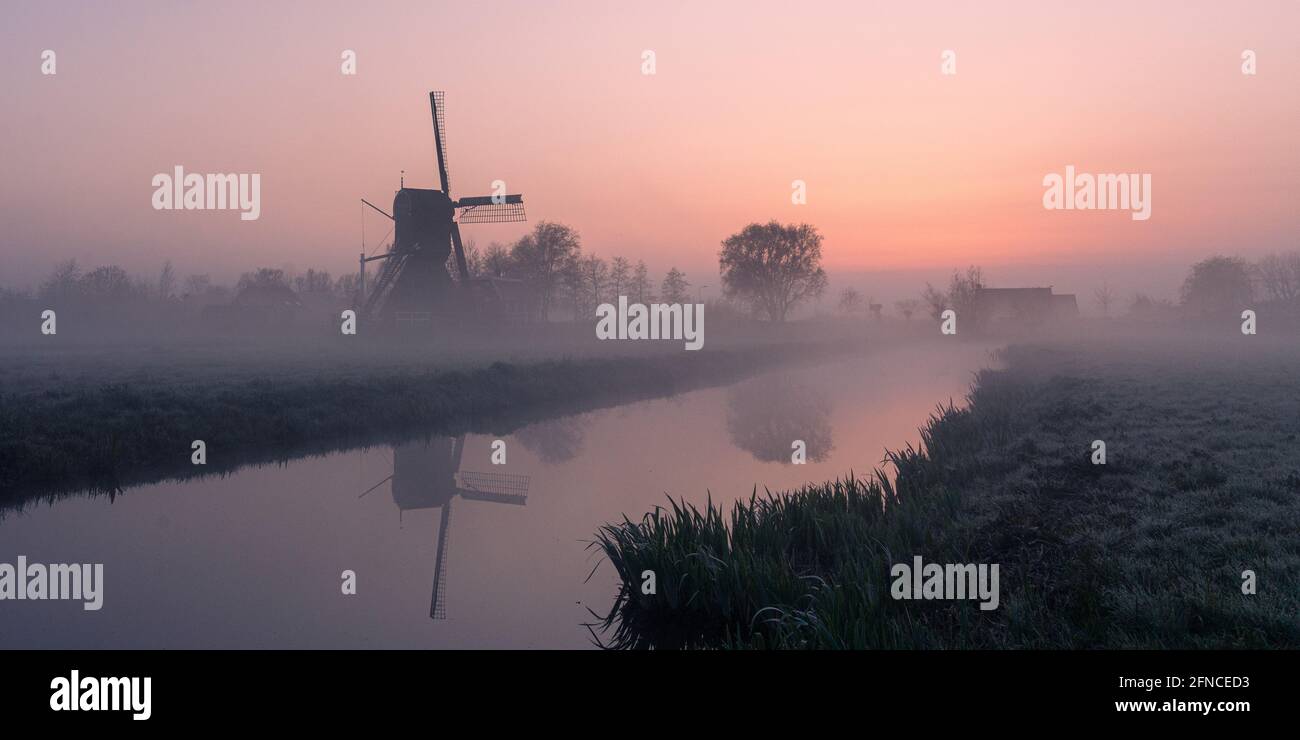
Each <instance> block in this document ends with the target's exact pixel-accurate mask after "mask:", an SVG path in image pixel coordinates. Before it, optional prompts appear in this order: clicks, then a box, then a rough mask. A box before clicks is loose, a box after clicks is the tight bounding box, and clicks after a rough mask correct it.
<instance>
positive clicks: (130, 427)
mask: <svg viewBox="0 0 1300 740" xmlns="http://www.w3.org/2000/svg"><path fill="white" fill-rule="evenodd" d="M862 351H865V345H863V344H858V343H830V344H827V343H815V344H808V345H803V346H790V347H785V348H782V349H780V350H777V349H773V348H769V347H762V348H752V347H751V348H749V349H734V350H709V351H700V352H682V351H678V352H673V353H668V352H658V353H654V354H644V355H640V356H620V357H597V356H589V357H583V358H576V359H566V360H538V361H531V362H518V363H514V362H512V363H503V362H494V363H491V364H487V363H484V365H482V366H480V367H476V368H468V369H446V368H439V369H430V370H424V371H421V370H419V369H418V366H414V367H412V366H405V367H400V368H399V367H393V368H369V369H367V370H365V371H364V372H352V371H350V372H339V371H338V370H336V369H334V368H329V369H323V368H322V369H319V370H315V371H308V370H300V371H298V372H294V373H288V372H274V373H272V372H266V373H261V374H259V373H256V372H255V371H253V370H250V369H248V367H247V364H241V365H240V367H241V368H243V371H242V373H239V374H233V373H227V372H224V371H213V370H208V371H203V370H201V369H197V368H196V369H193V370H192V371H189V372H180V371H177V370H175V369H174V368H173V367H171V366H169V371H168V372H167V373H165V374H163V373H158V372H149V373H140V374H134V373H132V374H127V373H123V374H122V375H120V376H118V377H114V379H113V380H112V381H111V382H99V381H97V380H96V378H97V377H98V376H96V375H94V374H88V375H87V376H86V377H79V378H78V379H76V380H75V381H70V380H68V379H67V376H69V375H72V371H71V370H69V368H68V366H67V365H66V364H64V365H61V366H60V367H61V369H62V373H63V377H57V376H56V377H51V378H50V379H48V380H44V381H43V382H42V379H41V378H39V377H36V376H35V375H34V374H33V373H32V372H31V371H30V370H29V371H28V372H27V376H26V377H27V382H26V383H25V384H23V385H21V386H17V387H16V388H15V386H10V388H11V389H13V390H9V391H7V392H5V393H3V394H0V505H14V504H15V503H16V502H21V501H23V500H28V499H30V498H31V497H32V496H33V495H37V494H40V495H44V494H54V493H59V492H65V491H75V490H84V489H92V490H101V491H112V490H114V489H116V488H118V487H122V486H126V485H129V484H133V483H143V482H148V481H152V480H158V479H161V478H167V477H186V476H192V475H197V474H209V473H215V472H222V471H227V470H233V469H234V468H236V467H239V466H241V465H245V464H250V463H259V462H270V461H276V460H283V459H288V458H292V457H295V456H299V455H303V454H314V453H324V452H329V451H333V450H338V449H346V448H350V447H355V446H360V445H367V444H376V443H381V442H398V441H401V440H404V439H408V438H410V437H411V436H414V435H416V434H438V433H460V432H466V431H468V432H491V433H500V434H504V433H508V432H510V431H512V430H513V429H515V428H517V427H519V426H521V425H523V424H526V423H529V422H532V421H537V420H540V419H545V418H549V417H551V416H555V415H560V414H566V413H575V412H578V411H584V410H588V409H592V408H598V407H601V406H606V405H610V404H615V403H622V402H627V401H631V400H637V399H640V398H649V397H656V396H664V395H670V394H673V393H677V392H681V391H684V390H689V389H692V388H697V387H703V386H707V385H713V384H720V383H727V382H731V381H733V380H735V379H737V378H741V377H744V376H746V375H749V374H752V373H755V372H759V371H762V370H765V369H769V368H773V367H776V366H779V365H781V364H789V363H799V362H815V361H820V360H823V359H829V358H832V357H836V356H845V355H848V354H852V353H856V352H862ZM196 439H201V440H203V441H204V442H205V443H206V445H207V456H208V464H207V465H206V466H195V465H192V464H191V462H190V455H191V449H190V444H191V442H192V441H193V440H196Z"/></svg>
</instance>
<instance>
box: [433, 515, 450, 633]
mask: <svg viewBox="0 0 1300 740" xmlns="http://www.w3.org/2000/svg"><path fill="white" fill-rule="evenodd" d="M450 534H451V502H450V501H448V502H447V503H445V504H443V506H442V517H441V521H439V522H438V559H437V560H436V561H434V564H433V600H432V601H430V602H429V618H430V619H446V618H447V600H446V599H445V598H443V594H445V593H446V592H447V537H448V535H450Z"/></svg>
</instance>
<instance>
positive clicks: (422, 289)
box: [358, 91, 526, 322]
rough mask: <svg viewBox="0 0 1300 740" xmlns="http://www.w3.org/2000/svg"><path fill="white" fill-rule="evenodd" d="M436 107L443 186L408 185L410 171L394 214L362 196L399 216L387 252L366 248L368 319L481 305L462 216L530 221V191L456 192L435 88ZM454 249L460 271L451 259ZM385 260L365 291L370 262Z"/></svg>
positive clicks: (363, 299)
mask: <svg viewBox="0 0 1300 740" xmlns="http://www.w3.org/2000/svg"><path fill="white" fill-rule="evenodd" d="M429 107H430V109H431V110H432V112H433V136H434V149H435V151H436V152H437V155H438V180H439V184H440V186H441V189H440V190H432V189H423V188H408V187H406V182H405V179H403V182H402V184H401V189H400V190H398V191H397V194H396V195H395V196H393V212H392V214H391V215H390V214H388V213H384V211H383V210H382V209H380V208H379V207H377V206H375V205H374V204H372V203H370V202H369V201H367V200H365V199H362V201H361V202H362V203H365V204H366V205H367V206H370V207H371V208H373V209H374V210H376V211H378V212H379V213H381V214H383V215H384V216H386V217H388V218H390V219H392V221H393V243H392V245H391V246H390V247H389V249H388V251H387V252H385V253H384V254H380V255H376V256H373V257H367V256H366V255H365V253H364V252H362V254H361V273H360V286H361V288H360V296H359V302H358V303H359V305H360V306H361V315H362V317H364V318H366V319H377V318H380V317H395V318H396V320H397V321H398V322H401V321H402V320H403V316H406V317H410V316H412V315H417V314H419V315H423V316H425V317H426V319H427V318H428V317H430V316H432V315H433V314H435V313H448V312H451V313H455V312H463V311H467V310H470V311H472V310H473V309H474V295H475V292H473V291H471V287H472V284H473V283H474V282H475V279H474V278H473V277H472V276H471V275H470V273H469V264H468V262H467V261H466V259H465V247H464V245H463V244H462V243H461V238H460V224H471V223H508V222H514V221H524V220H526V216H525V214H524V197H523V196H522V195H518V194H514V195H508V194H504V193H502V194H499V195H479V196H470V197H466V198H459V199H454V198H452V197H451V175H450V172H449V166H448V162H447V126H446V123H447V122H446V106H445V98H444V95H443V93H441V92H437V91H435V92H431V93H429ZM453 252H454V254H455V267H454V268H453V269H454V270H455V273H456V279H455V280H454V281H453V279H452V274H451V272H449V271H448V268H447V264H448V262H449V258H450V256H451V255H452V254H453ZM374 260H383V261H384V265H383V267H382V268H381V269H380V272H379V276H378V278H377V279H376V280H375V283H374V285H373V286H372V287H371V289H370V291H369V292H367V291H366V263H367V262H371V261H374Z"/></svg>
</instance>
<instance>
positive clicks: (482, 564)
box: [0, 346, 991, 648]
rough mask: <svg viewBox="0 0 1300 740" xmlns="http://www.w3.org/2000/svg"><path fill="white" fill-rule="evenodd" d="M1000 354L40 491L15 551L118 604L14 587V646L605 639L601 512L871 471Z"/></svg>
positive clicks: (9, 555) (634, 512)
mask: <svg viewBox="0 0 1300 740" xmlns="http://www.w3.org/2000/svg"><path fill="white" fill-rule="evenodd" d="M990 362H991V361H990V359H989V354H988V351H987V349H986V348H982V347H974V346H960V347H955V348H952V349H943V350H939V349H935V348H928V349H927V348H921V349H915V348H914V349H900V350H893V351H888V352H881V353H879V354H875V355H873V356H870V357H867V358H862V359H855V360H851V361H844V362H838V363H833V364H827V365H822V366H818V367H812V368H806V369H800V370H795V371H778V372H775V373H772V374H769V375H765V376H761V377H758V378H753V379H750V380H746V381H743V382H741V383H738V384H736V385H733V386H730V387H724V388H711V389H706V390H700V391H694V392H691V393H685V394H682V395H680V396H676V397H673V398H668V399H660V400H652V401H643V402H638V403H632V404H628V405H625V406H620V407H615V408H610V409H604V410H599V411H594V412H590V413H584V414H580V415H576V416H569V417H562V418H557V419H553V420H550V421H546V422H542V423H538V424H534V425H532V426H529V427H525V428H523V429H520V430H519V431H518V432H516V433H515V434H513V435H509V436H506V437H504V438H503V439H504V442H505V445H506V447H505V450H506V464H505V465H493V464H492V462H491V457H492V452H493V450H492V444H493V439H494V438H493V437H491V436H484V435H475V434H469V435H464V436H461V437H435V438H432V439H429V440H419V441H416V442H413V443H408V444H405V445H402V446H399V447H396V448H393V447H382V448H370V449H365V450H354V451H349V452H341V453H337V454H332V455H328V456H325V457H317V458H304V459H300V460H296V461H293V462H290V463H288V464H285V465H279V466H268V467H261V468H248V469H244V470H241V471H238V472H236V473H235V474H233V475H229V476H227V477H224V478H220V477H214V478H207V479H199V480H193V481H189V482H184V483H176V482H168V483H159V484H154V485H147V486H140V487H136V488H132V489H128V490H127V491H125V492H124V493H123V494H121V495H119V496H117V498H116V500H115V501H112V502H110V501H109V499H108V498H106V497H98V498H85V497H71V498H66V499H63V500H61V501H58V502H56V503H54V504H53V505H45V504H38V505H31V506H29V507H28V508H27V509H26V510H25V511H22V512H10V513H9V514H8V515H7V516H6V517H5V518H4V519H3V520H0V562H7V563H14V562H16V559H17V556H18V555H25V556H27V559H28V562H43V563H51V562H64V563H69V562H76V563H81V562H84V563H103V564H104V586H103V590H104V597H103V601H104V603H103V608H102V610H100V611H97V612H90V611H83V610H82V608H81V605H80V602H53V601H46V602H38V601H23V602H16V601H4V602H0V647H4V648H14V647H57V648H97V647H122V648H280V647H288V648H297V647H324V648H330V647H339V648H423V647H428V648H478V647H505V648H535V647H546V648H552V647H558V648H568V647H585V646H590V645H591V637H590V634H589V633H588V631H587V630H586V629H585V628H584V627H583V626H582V624H583V623H584V622H590V621H594V619H593V618H592V616H591V614H590V613H589V612H588V607H590V609H592V610H594V611H596V612H599V613H601V614H603V613H604V612H605V611H607V610H608V608H609V605H610V603H611V602H612V599H613V596H614V593H615V579H614V574H613V570H612V569H611V568H610V567H609V564H608V563H601V558H600V556H599V555H598V554H597V553H596V552H595V551H594V550H588V549H587V548H586V545H587V542H588V541H589V540H590V539H591V537H592V534H593V533H594V532H595V531H596V530H597V528H599V527H600V526H601V525H602V524H605V523H607V522H614V521H618V520H620V519H621V517H622V516H623V515H624V514H627V515H628V516H630V517H631V518H633V519H637V518H639V517H640V516H641V515H642V514H644V513H645V512H647V511H649V510H650V509H652V508H653V507H654V506H656V505H663V504H665V503H666V498H665V497H666V496H667V495H672V496H673V497H674V498H679V497H685V498H686V500H688V501H691V502H695V503H697V504H702V503H703V502H704V501H705V500H706V496H712V499H713V501H714V502H721V503H725V504H729V503H730V502H731V501H733V500H735V499H736V498H737V497H740V496H748V495H749V493H750V492H751V490H753V488H754V487H755V486H757V487H758V489H759V491H760V492H761V491H762V490H763V489H764V487H767V488H770V489H772V490H774V491H777V490H785V489H790V488H794V487H797V486H799V485H802V484H804V483H808V482H819V481H823V480H828V479H832V478H835V477H837V476H843V475H845V474H847V473H848V472H849V471H850V470H853V471H857V472H859V473H865V472H869V471H870V470H871V469H872V468H874V467H876V466H878V465H879V464H880V461H881V458H882V457H883V454H884V451H885V449H886V448H898V447H901V446H903V445H904V444H906V443H908V442H912V443H915V442H916V441H917V439H918V434H917V428H918V427H919V426H920V425H921V424H922V423H924V421H925V419H926V417H927V416H928V415H929V414H930V413H931V412H932V411H933V410H934V409H935V406H936V405H937V404H938V403H940V402H947V401H948V400H949V399H952V400H954V401H957V402H959V403H960V402H961V401H962V400H963V399H964V396H965V393H966V392H967V390H968V388H969V386H970V382H971V380H972V378H973V373H974V372H975V371H976V370H977V369H979V368H980V367H985V366H988V365H989V364H990ZM795 439H802V440H804V442H805V444H806V448H807V458H808V461H807V463H806V464H804V465H792V464H791V463H790V456H791V443H792V441H793V440H795ZM212 454H213V451H211V450H210V451H209V455H212ZM390 476H391V477H390ZM440 533H445V534H440ZM440 542H442V543H443V544H444V546H445V547H444V549H443V552H442V558H443V560H442V565H443V568H442V569H441V573H440V574H439V573H438V572H437V571H438V570H439V569H438V567H437V565H438V558H439V549H440ZM598 564H599V567H597V565H598ZM593 567H597V569H596V572H595V574H594V575H593V576H592V577H591V578H590V580H588V579H587V576H588V574H589V573H590V572H591V571H592V569H593ZM347 570H351V571H353V572H355V574H356V586H357V593H356V594H355V595H343V594H342V593H341V587H340V586H341V583H342V581H341V577H340V574H341V573H342V572H343V571H347ZM436 580H437V581H440V582H439V583H438V584H437V586H436V587H435V581H436ZM435 597H436V598H435ZM431 612H432V613H436V616H437V617H438V618H431Z"/></svg>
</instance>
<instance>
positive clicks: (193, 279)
mask: <svg viewBox="0 0 1300 740" xmlns="http://www.w3.org/2000/svg"><path fill="white" fill-rule="evenodd" d="M211 288H212V278H210V277H208V276H207V275H206V274H204V275H190V276H189V277H187V278H185V294H186V295H191V296H201V295H203V294H204V293H207V292H208V290H209V289H211Z"/></svg>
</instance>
